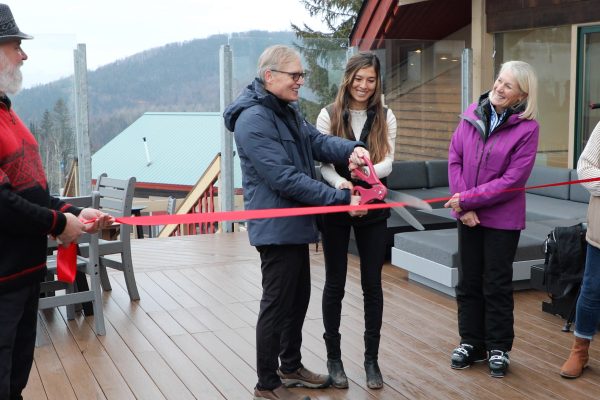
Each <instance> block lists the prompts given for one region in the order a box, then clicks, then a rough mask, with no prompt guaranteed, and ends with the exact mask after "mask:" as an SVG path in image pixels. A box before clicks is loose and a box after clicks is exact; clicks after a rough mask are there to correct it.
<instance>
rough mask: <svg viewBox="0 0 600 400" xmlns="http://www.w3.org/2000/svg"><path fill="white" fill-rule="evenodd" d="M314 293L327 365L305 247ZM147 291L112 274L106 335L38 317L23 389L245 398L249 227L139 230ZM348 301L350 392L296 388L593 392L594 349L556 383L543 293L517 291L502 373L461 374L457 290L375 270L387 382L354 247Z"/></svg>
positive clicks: (85, 325)
mask: <svg viewBox="0 0 600 400" xmlns="http://www.w3.org/2000/svg"><path fill="white" fill-rule="evenodd" d="M310 251H311V253H310V258H311V278H312V283H311V285H312V286H311V290H312V294H311V299H310V303H309V310H308V313H307V318H306V321H305V325H304V332H303V337H304V341H303V350H302V352H303V353H302V355H303V363H304V364H305V365H306V366H307V367H308V368H310V369H312V370H315V371H317V372H321V373H323V372H325V370H326V351H325V345H324V343H323V339H322V335H323V320H322V315H321V299H322V295H323V285H324V279H325V270H324V265H323V253H322V251H315V247H314V246H311V247H310ZM132 253H133V261H134V268H135V271H136V279H137V282H138V289H139V291H140V296H141V299H140V300H139V301H135V302H131V301H130V300H129V296H128V295H127V291H126V286H125V282H124V279H123V274H122V273H120V272H118V271H112V270H111V271H109V276H110V279H111V283H112V285H113V290H112V291H111V292H105V293H104V294H103V302H104V310H105V319H106V328H107V333H106V336H96V335H95V334H94V332H93V329H92V328H93V317H83V316H81V315H77V317H76V319H75V320H73V321H67V320H66V318H65V315H64V309H61V310H60V311H57V310H47V311H45V312H43V313H41V314H40V315H41V318H40V328H39V334H38V347H37V348H36V352H35V360H34V366H33V369H32V372H31V376H30V382H29V385H28V387H27V388H26V390H25V392H24V396H25V398H26V399H36V400H37V399H47V400H50V399H87V398H94V399H96V398H98V399H133V398H138V399H150V400H153V399H165V398H166V399H194V398H195V399H211V400H212V399H248V398H251V397H252V396H251V393H252V390H253V387H254V385H255V383H256V337H255V336H256V332H255V325H256V319H257V315H258V310H259V305H260V298H261V274H260V257H259V255H258V252H257V251H256V250H255V249H254V248H252V247H251V246H250V245H249V244H248V238H247V235H246V234H245V233H239V232H238V233H233V234H215V235H198V236H184V237H173V238H165V239H144V240H134V241H133V242H132ZM348 265H349V268H348V277H347V284H346V295H345V297H344V302H343V309H342V324H341V333H342V354H343V360H344V366H345V368H346V372H347V374H348V378H349V381H350V387H349V388H348V389H346V390H338V389H331V388H330V389H323V390H309V389H301V388H295V389H293V390H294V391H295V392H297V393H303V394H307V395H310V396H311V398H313V399H320V400H388V399H389V400H396V399H398V400H403V399H444V400H446V399H461V400H462V399H473V400H475V399H481V398H486V399H491V400H499V399H508V398H510V399H513V398H514V399H522V398H527V399H571V398H578V399H595V398H598V393H600V347H598V346H592V348H591V350H590V356H591V359H590V368H588V369H587V370H586V372H585V373H584V375H583V376H582V377H581V378H579V379H577V380H566V379H561V378H560V376H559V375H558V370H559V369H560V366H561V365H562V362H563V361H564V359H565V358H566V357H567V355H568V353H569V349H570V346H571V343H572V340H573V335H572V333H569V334H567V333H564V332H561V327H562V325H563V320H562V319H561V318H559V317H557V316H553V315H549V314H547V313H544V312H542V311H541V302H542V301H543V300H545V299H546V298H547V297H546V295H545V294H544V293H541V292H537V291H531V290H530V291H521V292H517V293H516V294H515V334H516V338H515V343H514V348H513V351H512V352H511V367H510V371H509V374H508V375H507V376H506V378H504V379H493V378H491V377H490V376H489V373H488V370H487V366H486V364H485V363H482V364H477V365H474V366H473V367H472V368H469V369H466V370H461V371H456V370H452V369H451V368H450V367H449V354H450V352H451V351H452V349H453V348H454V347H455V346H456V344H457V343H458V339H459V338H458V332H457V322H456V302H455V300H454V299H453V298H451V297H449V296H446V295H443V294H440V293H438V292H435V291H433V290H431V289H429V288H427V287H424V286H422V285H419V284H416V283H413V282H410V281H408V279H407V273H406V271H404V270H402V269H400V268H396V267H394V266H391V265H390V264H386V265H385V266H384V268H383V290H384V300H385V306H384V318H383V328H382V340H381V346H380V358H379V363H380V366H381V369H382V373H383V375H384V381H385V385H384V388H383V390H379V391H374V390H370V389H368V388H367V387H366V382H365V373H364V367H363V359H364V355H363V352H364V343H363V332H364V320H363V298H362V289H361V286H360V270H359V262H358V259H357V258H356V257H354V256H349V264H348Z"/></svg>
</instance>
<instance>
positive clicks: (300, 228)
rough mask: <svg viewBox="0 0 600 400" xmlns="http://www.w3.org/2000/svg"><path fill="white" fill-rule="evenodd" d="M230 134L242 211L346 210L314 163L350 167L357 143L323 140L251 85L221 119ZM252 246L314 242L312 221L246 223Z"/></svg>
mask: <svg viewBox="0 0 600 400" xmlns="http://www.w3.org/2000/svg"><path fill="white" fill-rule="evenodd" d="M223 117H224V118H225V125H226V126H227V129H229V130H230V131H232V132H234V134H235V141H236V146H237V149H238V154H239V157H240V162H241V168H242V185H243V187H244V204H245V209H246V210H257V209H268V208H291V207H303V206H319V205H334V204H349V203H350V192H349V191H348V190H338V189H334V188H332V187H331V186H329V185H326V184H325V183H323V182H320V181H318V180H315V177H316V175H315V168H314V164H315V160H317V161H324V162H328V163H343V162H348V158H349V157H350V154H351V153H352V151H353V150H354V147H356V146H362V145H363V144H362V143H361V142H353V141H350V140H346V139H342V138H339V137H335V136H331V135H323V134H321V133H320V132H319V131H317V129H316V128H315V127H314V126H312V125H311V124H309V123H308V122H306V120H305V119H303V118H302V117H300V115H299V113H298V111H297V110H296V108H295V107H294V105H293V104H290V103H285V102H283V101H281V100H279V99H278V98H277V97H275V96H274V95H273V94H271V93H269V92H267V91H266V90H265V88H264V86H263V84H262V83H261V81H260V80H259V79H255V80H254V82H253V83H251V84H250V85H249V86H248V87H247V88H246V89H244V91H243V92H242V94H241V95H240V96H239V97H238V98H237V99H236V100H235V101H234V102H233V103H232V104H231V105H229V106H228V107H227V109H226V110H225V113H224V114H223ZM248 233H249V237H250V244H251V245H253V246H262V245H274V244H275V245H281V244H305V243H314V242H316V241H318V238H319V236H318V230H317V226H316V217H315V216H314V215H308V216H300V217H284V218H265V219H255V220H249V221H248Z"/></svg>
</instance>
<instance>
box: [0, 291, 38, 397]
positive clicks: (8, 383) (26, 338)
mask: <svg viewBox="0 0 600 400" xmlns="http://www.w3.org/2000/svg"><path fill="white" fill-rule="evenodd" d="M39 298H40V284H39V283H37V284H32V285H29V286H26V287H23V288H21V289H17V290H11V291H9V292H5V293H0V399H2V400H4V399H19V398H21V397H20V396H21V392H22V391H23V389H25V386H26V385H27V380H28V379H29V372H30V371H31V366H32V364H33V351H34V349H35V335H36V327H37V311H38V301H39Z"/></svg>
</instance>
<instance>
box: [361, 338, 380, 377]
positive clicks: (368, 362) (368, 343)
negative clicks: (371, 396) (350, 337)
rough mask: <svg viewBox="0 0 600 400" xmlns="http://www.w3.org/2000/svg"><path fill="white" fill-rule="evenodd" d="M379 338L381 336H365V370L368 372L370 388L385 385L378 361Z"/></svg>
mask: <svg viewBox="0 0 600 400" xmlns="http://www.w3.org/2000/svg"><path fill="white" fill-rule="evenodd" d="M379 339H380V336H377V337H367V336H365V372H366V374H367V387H368V388H369V389H381V388H382V387H383V376H382V375H381V370H380V369H379V364H378V363H377V357H378V354H379Z"/></svg>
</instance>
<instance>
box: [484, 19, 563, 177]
mask: <svg viewBox="0 0 600 400" xmlns="http://www.w3.org/2000/svg"><path fill="white" fill-rule="evenodd" d="M495 41H496V58H495V59H496V63H497V64H496V71H498V70H499V66H500V64H501V63H502V62H504V61H509V60H522V61H526V62H528V63H529V64H531V65H532V66H533V67H534V68H535V70H536V72H537V74H538V80H539V88H538V105H539V110H540V113H539V117H538V121H539V123H540V144H539V147H538V158H537V160H536V163H537V164H539V165H549V166H556V167H567V166H568V149H569V101H570V98H569V93H570V92H569V90H570V85H571V81H570V60H571V28H570V26H561V27H554V28H544V29H536V30H529V31H517V32H506V33H498V34H496V35H495Z"/></svg>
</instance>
